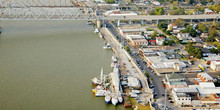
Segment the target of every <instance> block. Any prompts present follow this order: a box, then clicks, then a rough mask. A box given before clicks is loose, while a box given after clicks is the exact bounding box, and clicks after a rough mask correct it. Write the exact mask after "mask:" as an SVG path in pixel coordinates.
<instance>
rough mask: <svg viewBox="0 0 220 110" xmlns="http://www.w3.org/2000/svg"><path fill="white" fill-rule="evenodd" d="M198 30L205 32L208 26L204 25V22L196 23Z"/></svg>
mask: <svg viewBox="0 0 220 110" xmlns="http://www.w3.org/2000/svg"><path fill="white" fill-rule="evenodd" d="M198 30H200V31H202V32H207V31H208V28H207V27H206V25H205V24H203V23H199V25H198Z"/></svg>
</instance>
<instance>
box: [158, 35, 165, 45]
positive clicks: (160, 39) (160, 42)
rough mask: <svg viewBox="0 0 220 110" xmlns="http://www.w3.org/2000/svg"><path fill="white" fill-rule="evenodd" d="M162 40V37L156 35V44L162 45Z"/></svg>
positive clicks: (163, 39)
mask: <svg viewBox="0 0 220 110" xmlns="http://www.w3.org/2000/svg"><path fill="white" fill-rule="evenodd" d="M164 41H165V38H164V37H156V44H157V45H163V42H164Z"/></svg>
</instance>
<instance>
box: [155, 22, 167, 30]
mask: <svg viewBox="0 0 220 110" xmlns="http://www.w3.org/2000/svg"><path fill="white" fill-rule="evenodd" d="M167 25H168V24H167V23H165V22H160V23H159V24H158V25H157V27H158V28H159V29H162V28H165V29H167Z"/></svg>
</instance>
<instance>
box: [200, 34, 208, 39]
mask: <svg viewBox="0 0 220 110" xmlns="http://www.w3.org/2000/svg"><path fill="white" fill-rule="evenodd" d="M200 37H201V38H208V37H209V33H202V34H201V35H200Z"/></svg>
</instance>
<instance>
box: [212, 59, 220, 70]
mask: <svg viewBox="0 0 220 110" xmlns="http://www.w3.org/2000/svg"><path fill="white" fill-rule="evenodd" d="M210 68H211V69H212V70H214V71H220V60H217V61H211V65H210Z"/></svg>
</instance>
